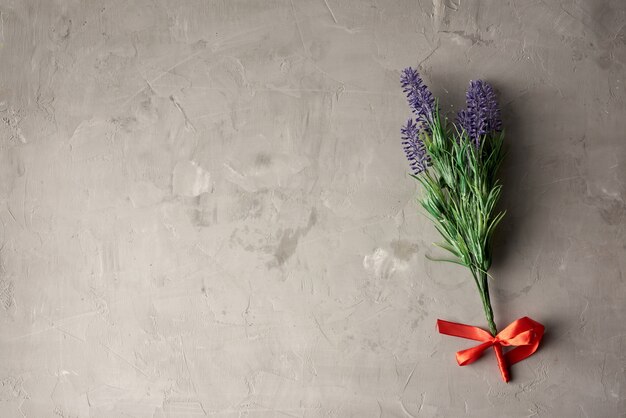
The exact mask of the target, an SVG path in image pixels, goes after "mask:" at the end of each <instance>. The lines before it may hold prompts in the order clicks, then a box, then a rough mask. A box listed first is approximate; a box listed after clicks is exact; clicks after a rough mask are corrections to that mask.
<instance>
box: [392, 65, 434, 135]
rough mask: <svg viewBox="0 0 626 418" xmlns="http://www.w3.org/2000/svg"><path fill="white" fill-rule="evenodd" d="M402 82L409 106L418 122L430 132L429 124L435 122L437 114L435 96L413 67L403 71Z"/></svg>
mask: <svg viewBox="0 0 626 418" xmlns="http://www.w3.org/2000/svg"><path fill="white" fill-rule="evenodd" d="M400 82H401V84H402V90H403V91H404V93H405V94H406V99H407V101H408V102H409V106H410V107H411V109H412V110H413V113H415V116H416V118H415V119H416V122H420V123H421V124H422V128H423V129H425V130H426V131H428V130H429V128H428V123H431V122H432V121H433V117H434V114H435V98H434V97H433V94H432V93H431V92H430V90H428V87H427V86H426V85H425V84H424V81H422V77H420V75H419V73H418V72H417V71H415V70H414V69H413V68H411V67H408V68H405V69H404V71H402V76H401V77H400Z"/></svg>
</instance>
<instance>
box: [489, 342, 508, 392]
mask: <svg viewBox="0 0 626 418" xmlns="http://www.w3.org/2000/svg"><path fill="white" fill-rule="evenodd" d="M493 351H495V352H496V361H497V362H498V368H499V369H500V374H501V375H502V380H504V383H508V382H509V380H511V374H510V373H509V365H508V362H507V360H506V356H505V355H504V354H503V353H502V345H500V343H499V342H496V343H494V345H493Z"/></svg>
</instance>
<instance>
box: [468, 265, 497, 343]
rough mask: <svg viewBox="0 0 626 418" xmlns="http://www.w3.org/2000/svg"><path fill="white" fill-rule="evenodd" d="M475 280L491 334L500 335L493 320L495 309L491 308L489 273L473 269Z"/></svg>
mask: <svg viewBox="0 0 626 418" xmlns="http://www.w3.org/2000/svg"><path fill="white" fill-rule="evenodd" d="M472 274H473V275H474V280H475V281H476V285H477V286H478V292H479V293H480V299H481V300H482V302H483V310H484V311H485V317H486V318H487V324H488V325H489V332H491V335H493V336H494V337H495V336H496V334H497V333H498V329H497V328H496V323H495V322H494V320H493V309H492V308H491V299H490V298H489V283H488V276H487V272H485V271H475V270H474V269H472Z"/></svg>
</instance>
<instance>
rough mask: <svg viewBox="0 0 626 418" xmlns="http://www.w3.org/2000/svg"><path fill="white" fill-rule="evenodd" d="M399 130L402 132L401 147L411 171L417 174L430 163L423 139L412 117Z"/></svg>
mask: <svg viewBox="0 0 626 418" xmlns="http://www.w3.org/2000/svg"><path fill="white" fill-rule="evenodd" d="M400 131H401V132H402V148H403V149H404V153H405V154H406V158H407V159H408V160H409V165H410V166H411V169H412V170H413V173H414V174H415V175H418V174H420V173H422V172H423V171H425V170H426V167H428V166H430V165H431V160H430V155H428V152H427V151H426V146H425V145H424V141H422V139H421V138H420V136H419V135H420V129H419V126H418V125H417V124H416V123H415V122H413V119H409V120H408V121H407V123H406V125H405V126H403V127H402V129H401V130H400Z"/></svg>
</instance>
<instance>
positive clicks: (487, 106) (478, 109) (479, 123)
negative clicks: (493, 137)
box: [457, 80, 502, 147]
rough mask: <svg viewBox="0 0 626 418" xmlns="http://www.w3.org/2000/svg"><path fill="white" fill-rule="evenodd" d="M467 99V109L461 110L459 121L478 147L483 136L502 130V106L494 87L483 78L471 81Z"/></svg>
mask: <svg viewBox="0 0 626 418" xmlns="http://www.w3.org/2000/svg"><path fill="white" fill-rule="evenodd" d="M466 99H467V109H464V110H461V111H460V112H459V114H458V116H457V123H458V125H459V128H461V129H463V130H465V132H467V135H468V136H469V138H470V139H471V140H472V141H473V142H474V144H475V145H476V146H477V147H478V146H480V139H481V136H483V135H487V134H491V133H493V132H499V131H501V130H502V120H501V119H500V107H499V106H498V101H497V100H496V94H495V92H494V91H493V87H491V85H489V83H487V82H485V81H482V80H475V81H474V80H472V81H470V85H469V88H468V89H467V95H466Z"/></svg>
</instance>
